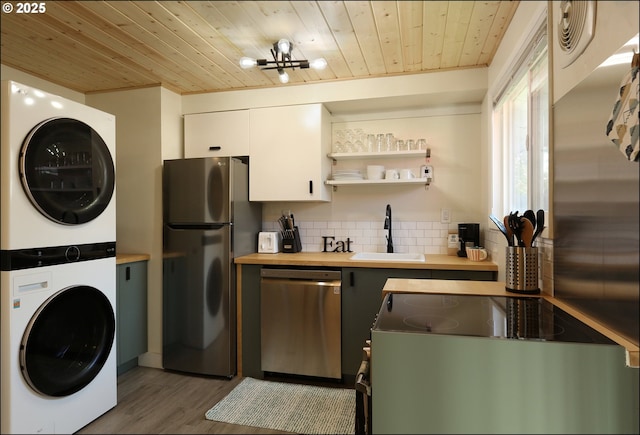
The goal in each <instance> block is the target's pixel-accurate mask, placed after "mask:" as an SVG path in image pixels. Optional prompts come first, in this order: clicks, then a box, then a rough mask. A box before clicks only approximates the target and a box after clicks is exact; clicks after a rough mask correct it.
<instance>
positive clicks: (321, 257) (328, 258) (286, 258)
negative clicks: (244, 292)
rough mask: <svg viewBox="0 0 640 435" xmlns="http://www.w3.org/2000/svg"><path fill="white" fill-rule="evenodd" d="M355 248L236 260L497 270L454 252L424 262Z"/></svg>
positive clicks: (267, 263) (284, 264)
mask: <svg viewBox="0 0 640 435" xmlns="http://www.w3.org/2000/svg"><path fill="white" fill-rule="evenodd" d="M354 254H355V253H354V252H297V253H292V254H289V253H284V252H280V253H277V254H248V255H244V256H241V257H236V258H235V260H234V261H235V263H236V264H266V265H283V266H326V267H368V268H390V269H438V270H481V271H490V272H497V271H498V265H497V264H496V263H494V262H492V261H471V260H469V259H467V258H461V257H458V256H453V255H438V254H425V260H426V261H424V262H416V261H375V260H366V261H364V260H352V259H351V256H352V255H354Z"/></svg>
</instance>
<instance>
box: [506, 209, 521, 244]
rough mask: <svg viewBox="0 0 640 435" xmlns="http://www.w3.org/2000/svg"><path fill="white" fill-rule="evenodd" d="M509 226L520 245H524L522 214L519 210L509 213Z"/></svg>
mask: <svg viewBox="0 0 640 435" xmlns="http://www.w3.org/2000/svg"><path fill="white" fill-rule="evenodd" d="M508 220H509V228H511V231H512V232H513V235H514V236H515V238H516V240H517V245H518V246H523V245H522V222H520V216H518V211H517V210H516V211H515V212H511V213H509V219H508Z"/></svg>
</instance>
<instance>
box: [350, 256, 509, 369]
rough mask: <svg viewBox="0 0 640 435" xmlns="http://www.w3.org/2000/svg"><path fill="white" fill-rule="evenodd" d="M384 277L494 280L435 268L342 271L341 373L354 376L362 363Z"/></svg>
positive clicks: (475, 273) (491, 276)
mask: <svg viewBox="0 0 640 435" xmlns="http://www.w3.org/2000/svg"><path fill="white" fill-rule="evenodd" d="M388 278H406V279H456V280H473V281H495V280H496V274H495V273H494V272H491V271H474V270H439V269H434V270H430V269H378V268H371V269H368V268H351V267H348V268H343V269H342V374H343V378H344V379H352V378H354V377H355V375H356V373H357V372H358V368H359V367H360V363H361V362H362V347H363V346H364V344H365V340H367V339H369V337H370V329H371V326H372V324H373V321H374V319H375V317H376V314H378V311H379V310H380V305H381V304H382V289H383V287H384V285H385V283H386V282H387V279H388Z"/></svg>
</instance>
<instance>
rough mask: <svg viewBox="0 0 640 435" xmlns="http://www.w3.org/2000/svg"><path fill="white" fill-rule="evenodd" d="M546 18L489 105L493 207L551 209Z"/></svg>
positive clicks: (498, 210)
mask: <svg viewBox="0 0 640 435" xmlns="http://www.w3.org/2000/svg"><path fill="white" fill-rule="evenodd" d="M546 28H547V25H546V20H545V22H544V23H542V25H541V26H540V27H539V28H538V31H537V32H536V35H535V36H534V37H533V38H532V40H531V43H530V44H529V45H528V47H527V49H526V50H525V51H524V52H523V55H522V56H521V57H520V59H518V61H517V62H516V64H515V67H514V68H513V69H512V73H511V75H510V80H508V81H507V84H506V85H505V86H504V87H503V88H502V90H501V92H499V93H498V98H497V99H496V100H495V103H494V109H493V121H492V129H493V135H492V136H493V156H494V157H493V162H494V168H495V169H496V170H495V171H494V174H493V180H492V184H493V205H492V213H493V214H495V215H497V216H504V215H505V214H508V213H509V212H512V211H516V210H518V211H519V212H520V214H522V213H523V212H524V211H525V210H527V209H532V210H537V209H544V210H547V211H548V209H549V185H550V179H549V80H548V51H547V32H546Z"/></svg>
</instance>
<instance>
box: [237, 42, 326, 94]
mask: <svg viewBox="0 0 640 435" xmlns="http://www.w3.org/2000/svg"><path fill="white" fill-rule="evenodd" d="M291 50H293V44H291V42H289V40H287V39H281V40H279V41H278V42H274V44H273V48H272V49H271V55H272V56H273V60H267V59H254V58H252V57H246V56H245V57H243V58H241V59H240V66H241V67H242V68H244V69H247V68H253V67H254V66H259V67H261V69H263V70H266V69H275V70H277V71H278V77H279V78H280V82H281V83H288V82H289V74H287V72H286V71H285V69H286V68H291V69H295V68H300V69H305V68H313V69H324V68H326V66H327V61H326V60H325V59H324V58H322V57H321V58H318V59H315V60H313V61H311V62H309V61H308V60H306V59H302V60H294V59H291Z"/></svg>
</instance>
